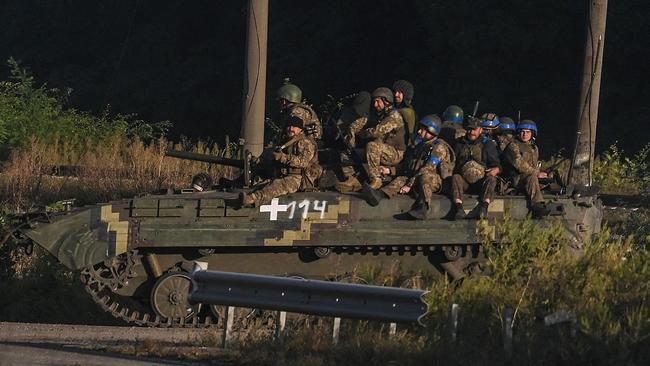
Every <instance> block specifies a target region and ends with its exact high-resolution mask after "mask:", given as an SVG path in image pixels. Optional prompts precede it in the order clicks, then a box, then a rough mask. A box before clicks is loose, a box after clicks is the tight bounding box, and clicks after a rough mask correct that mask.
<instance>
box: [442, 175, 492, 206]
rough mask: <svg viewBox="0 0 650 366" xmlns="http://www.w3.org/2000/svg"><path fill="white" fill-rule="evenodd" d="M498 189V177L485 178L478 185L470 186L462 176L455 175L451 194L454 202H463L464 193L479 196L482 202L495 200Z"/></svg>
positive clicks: (452, 180) (452, 179)
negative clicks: (495, 192)
mask: <svg viewBox="0 0 650 366" xmlns="http://www.w3.org/2000/svg"><path fill="white" fill-rule="evenodd" d="M496 187H497V177H493V176H489V175H488V176H485V177H483V178H481V179H479V180H478V181H477V182H476V183H472V184H470V183H469V182H468V181H467V180H466V179H465V178H463V176H462V175H460V174H454V175H453V176H452V178H451V194H452V198H453V199H454V200H457V199H459V200H462V199H463V193H465V192H469V193H474V194H478V195H479V200H480V201H481V202H483V201H485V200H490V201H492V199H493V198H494V191H495V190H496Z"/></svg>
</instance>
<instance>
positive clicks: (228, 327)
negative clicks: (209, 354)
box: [222, 306, 235, 348]
mask: <svg viewBox="0 0 650 366" xmlns="http://www.w3.org/2000/svg"><path fill="white" fill-rule="evenodd" d="M224 318H225V324H224V325H223V344H222V347H223V348H228V347H229V346H230V344H231V343H232V324H233V323H234V321H235V307H234V306H226V314H225V316H224Z"/></svg>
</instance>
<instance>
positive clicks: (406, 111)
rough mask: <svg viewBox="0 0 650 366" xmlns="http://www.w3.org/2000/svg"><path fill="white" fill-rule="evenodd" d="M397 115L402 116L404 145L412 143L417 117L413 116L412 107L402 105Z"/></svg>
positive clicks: (413, 110)
mask: <svg viewBox="0 0 650 366" xmlns="http://www.w3.org/2000/svg"><path fill="white" fill-rule="evenodd" d="M398 111H399V114H401V115H402V119H403V120H404V123H405V125H404V133H405V134H406V136H405V141H406V143H409V142H412V141H413V139H414V136H415V124H416V122H417V115H416V114H415V109H413V107H411V106H409V105H406V104H404V103H402V105H401V106H400V107H399V109H398Z"/></svg>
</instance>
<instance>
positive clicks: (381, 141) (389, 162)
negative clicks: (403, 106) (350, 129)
mask: <svg viewBox="0 0 650 366" xmlns="http://www.w3.org/2000/svg"><path fill="white" fill-rule="evenodd" d="M404 126H405V124H404V119H403V118H402V115H401V114H400V113H399V112H398V111H396V110H394V109H389V110H388V111H387V112H386V113H385V114H384V118H382V120H381V121H379V123H378V124H377V126H375V127H371V128H366V129H365V130H363V131H362V132H361V133H359V134H358V135H359V137H362V138H369V139H373V141H370V142H368V144H367V145H366V160H367V161H368V176H369V178H370V179H371V180H372V179H375V178H376V179H380V172H379V167H380V166H389V167H390V166H395V165H397V164H399V162H400V161H402V158H403V157H404V151H405V150H406V141H404V138H405V133H404Z"/></svg>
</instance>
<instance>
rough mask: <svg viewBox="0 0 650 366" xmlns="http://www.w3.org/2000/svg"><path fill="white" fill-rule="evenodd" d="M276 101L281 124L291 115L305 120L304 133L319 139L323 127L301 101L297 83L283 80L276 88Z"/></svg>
mask: <svg viewBox="0 0 650 366" xmlns="http://www.w3.org/2000/svg"><path fill="white" fill-rule="evenodd" d="M278 101H279V103H280V108H281V111H280V123H281V125H282V126H286V124H287V121H289V120H290V119H291V118H292V117H298V118H300V119H301V120H303V121H304V122H305V128H304V134H305V135H307V136H311V137H312V138H313V139H314V140H316V141H318V140H320V139H321V137H322V135H323V128H322V126H321V123H320V120H319V119H318V115H316V112H314V110H313V109H312V108H311V107H310V106H308V105H307V104H304V103H302V90H300V88H299V87H298V86H297V85H294V84H291V83H289V82H288V80H287V81H285V84H284V85H282V86H281V87H280V89H278Z"/></svg>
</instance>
